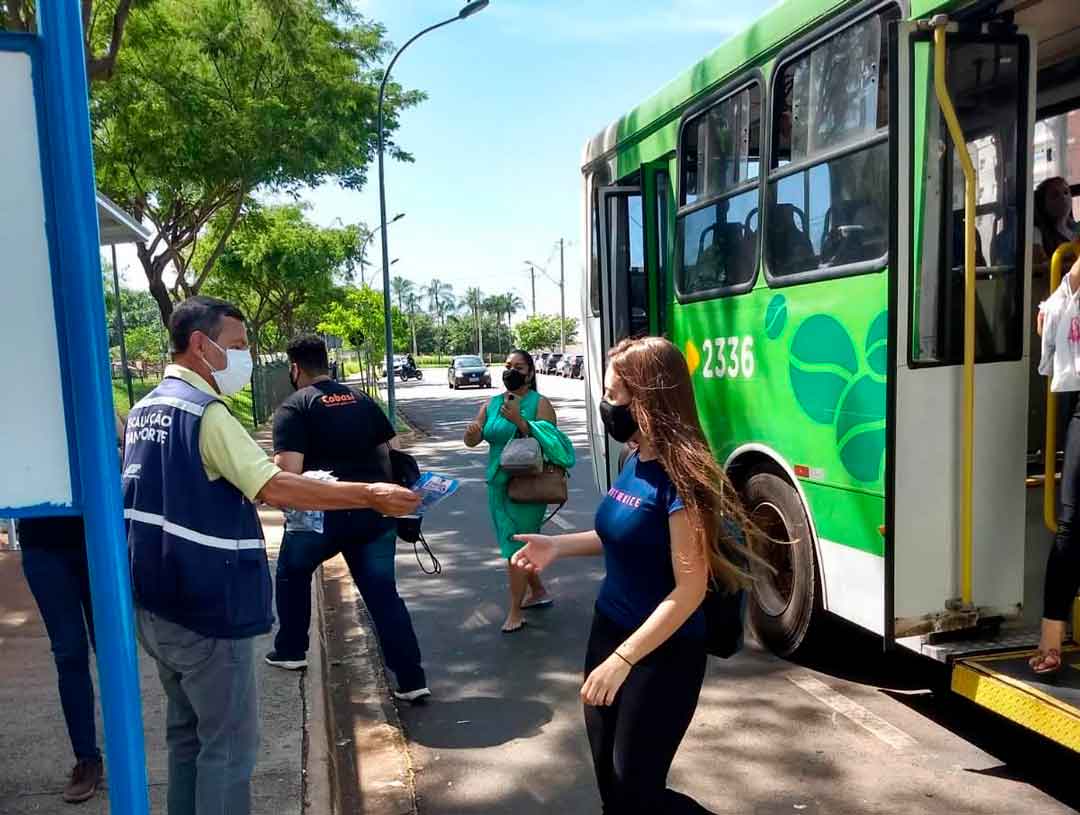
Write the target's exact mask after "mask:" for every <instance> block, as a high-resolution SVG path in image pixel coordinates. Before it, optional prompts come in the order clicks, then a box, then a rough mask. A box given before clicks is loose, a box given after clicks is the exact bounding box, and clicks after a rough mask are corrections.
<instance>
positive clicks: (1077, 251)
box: [1032, 241, 1080, 534]
mask: <svg viewBox="0 0 1080 815" xmlns="http://www.w3.org/2000/svg"><path fill="white" fill-rule="evenodd" d="M1070 254H1072V255H1078V256H1080V241H1073V242H1070V243H1063V244H1061V245H1060V246H1058V248H1057V249H1056V250H1055V251H1054V256H1053V257H1052V258H1051V259H1050V295H1053V294H1054V292H1056V291H1057V290H1058V286H1060V285H1061V269H1062V267H1063V266H1064V265H1065V258H1066V257H1067V256H1068V255H1070ZM1034 353H1035V352H1034V351H1032V354H1034ZM1051 381H1052V380H1051V379H1050V378H1047V380H1046V443H1045V445H1044V448H1045V449H1044V450H1043V457H1044V459H1045V462H1046V463H1045V467H1044V471H1043V479H1044V480H1043V523H1044V524H1046V528H1047V529H1048V530H1050V532H1052V533H1054V534H1057V501H1056V499H1057V490H1056V486H1057V485H1056V480H1057V408H1058V405H1057V399H1055V398H1054V393H1053V391H1051V390H1050V383H1051Z"/></svg>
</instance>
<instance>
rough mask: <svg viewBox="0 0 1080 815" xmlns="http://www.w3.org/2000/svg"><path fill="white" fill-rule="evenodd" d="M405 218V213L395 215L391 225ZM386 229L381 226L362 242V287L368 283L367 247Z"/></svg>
mask: <svg viewBox="0 0 1080 815" xmlns="http://www.w3.org/2000/svg"><path fill="white" fill-rule="evenodd" d="M404 217H405V213H404V212H399V213H398V214H397V215H395V216H394V217H393V218H391V219H390V224H393V223H397V222H398V221H400V220H401V219H402V218H404ZM390 224H387V225H386V226H390ZM385 228H386V227H383V226H380V227H379V229H378V231H376V232H369V233H368V234H367V237H365V238H364V239H363V240H362V241H360V285H361V286H364V285H367V281H366V280H365V279H364V253H365V252H367V245H368V244H369V243H370V242H371V239H372V238H374V237H375V236H376V235H378V234H379V232H382V231H383V230H384V229H385ZM395 262H396V261H395Z"/></svg>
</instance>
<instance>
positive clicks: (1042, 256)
mask: <svg viewBox="0 0 1080 815" xmlns="http://www.w3.org/2000/svg"><path fill="white" fill-rule="evenodd" d="M1034 201H1035V219H1034V220H1035V232H1034V234H1033V236H1032V237H1033V240H1032V250H1033V255H1034V262H1035V263H1036V264H1039V263H1049V262H1050V258H1052V257H1053V256H1054V251H1055V250H1056V249H1057V248H1058V247H1059V246H1061V244H1063V243H1068V242H1070V241H1075V240H1076V239H1077V236H1078V235H1080V226H1077V223H1076V219H1075V218H1074V217H1073V207H1072V192H1071V191H1070V190H1069V182H1068V181H1066V180H1065V179H1064V178H1062V177H1061V176H1054V177H1053V178H1047V179H1046V180H1045V181H1043V182H1042V183H1040V184H1039V186H1037V187H1036V188H1035V199H1034Z"/></svg>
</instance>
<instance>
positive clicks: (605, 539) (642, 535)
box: [596, 453, 705, 639]
mask: <svg viewBox="0 0 1080 815" xmlns="http://www.w3.org/2000/svg"><path fill="white" fill-rule="evenodd" d="M683 508H684V507H683V502H682V499H681V498H679V495H678V493H676V491H675V486H674V485H673V484H672V483H671V479H670V478H668V474H667V473H666V472H664V468H663V466H661V464H660V462H659V461H642V460H641V459H640V458H639V456H638V454H637V453H634V454H633V455H632V456H630V458H628V459H627V461H626V464H625V465H624V466H623V470H622V472H621V473H619V477H618V478H617V479H615V485H614V486H613V487H612V488H611V489H610V490H609V491H608V494H607V496H606V497H605V498H604V500H603V501H601V502H600V507H599V508H598V509H597V510H596V532H597V534H599V535H600V541H601V542H602V543H603V544H604V565H605V566H606V567H607V574H606V575H605V577H604V583H603V585H602V586H601V587H600V596H599V597H597V598H596V610H597V611H599V612H600V613H601V614H603V615H604V616H605V617H607V618H608V619H610V620H611V621H612V622H614V623H616V624H617V625H620V626H622V627H624V628H627V629H634V628H637V627H638V626H640V625H641V624H642V623H643V622H645V620H646V619H647V618H648V617H649V615H651V614H652V613H653V612H654V611H655V610H656V607H657V606H658V605H660V602H661V601H662V600H663V599H664V598H665V597H667V596H668V595H669V594H671V592H672V591H673V590H674V589H675V572H674V570H673V569H672V566H671V533H670V531H669V530H668V516H670V515H672V514H674V513H676V512H678V511H679V510H681V509H683ZM674 636H677V637H694V638H698V639H704V638H705V615H704V612H702V610H701V609H700V608H699V609H698V610H697V611H695V612H694V613H693V615H691V617H690V619H688V620H687V621H686V622H685V623H684V624H683V626H682V628H680V629H679V630H678V631H676V632H675V635H674Z"/></svg>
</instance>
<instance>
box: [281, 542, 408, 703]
mask: <svg viewBox="0 0 1080 815" xmlns="http://www.w3.org/2000/svg"><path fill="white" fill-rule="evenodd" d="M396 546H397V533H396V532H394V531H390V532H387V533H384V534H383V535H381V536H380V537H378V538H376V539H375V540H371V541H365V540H355V539H353V538H351V537H350V538H347V537H345V536H336V535H320V534H319V533H317V532H286V533H285V539H284V540H283V541H282V543H281V551H280V552H279V553H278V562H277V575H276V580H275V582H276V591H275V592H274V594H275V596H276V599H277V616H278V623H279V625H280V628H279V629H278V633H277V637H276V638H275V639H274V650H275V651H276V652H277V655H278V656H279V657H281V658H282V659H300V658H302V657H303V656H304V655H305V654H306V653H307V649H308V627H309V626H310V624H311V576H312V575H313V574H314V573H315V570H316V569H317V568H319V566H320V564H322V563H324V562H326V561H327V560H329V559H330V558H332V557H334V556H335V555H336V554H338V553H339V552H340V553H341V554H342V555H344V557H345V563H346V564H348V566H349V572H350V573H351V574H352V578H353V581H354V582H355V583H356V588H357V589H358V590H359V591H360V596H361V597H362V598H364V604H365V605H366V606H367V609H368V612H369V613H370V614H371V619H372V621H373V622H374V623H375V633H376V635H377V636H378V638H379V645H380V646H382V651H383V656H384V657H385V658H386V665H387V667H388V668H390V670H392V671H393V672H394V675H395V676H396V677H397V681H398V685H399V687H400V689H401V690H415V689H417V688H422V687H424V686H425V685H426V684H427V679H426V678H425V676H424V669H423V667H422V666H421V658H420V645H419V643H417V641H416V632H415V631H414V630H413V624H412V618H411V617H410V616H409V610H408V609H407V608H406V607H405V601H404V600H402V599H401V597H400V595H398V590H397V581H396V578H395V575H394V550H395V548H396Z"/></svg>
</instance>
